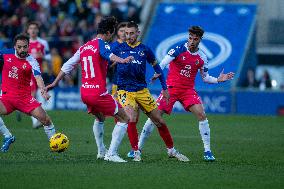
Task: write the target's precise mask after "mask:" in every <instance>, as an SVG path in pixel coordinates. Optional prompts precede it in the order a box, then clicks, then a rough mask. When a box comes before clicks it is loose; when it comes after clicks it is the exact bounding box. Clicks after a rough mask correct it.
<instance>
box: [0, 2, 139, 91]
mask: <svg viewBox="0 0 284 189" xmlns="http://www.w3.org/2000/svg"><path fill="white" fill-rule="evenodd" d="M0 3H1V5H0V25H1V27H0V48H1V49H2V48H11V47H12V46H13V45H12V39H13V38H14V37H15V36H16V35H17V34H18V33H21V32H25V31H26V27H27V24H28V22H30V21H37V22H38V23H39V24H40V34H39V37H41V38H43V39H46V40H47V41H48V43H49V47H50V52H51V56H52V61H51V63H50V64H49V63H47V62H44V63H43V68H42V70H43V78H44V79H45V82H46V83H50V82H51V80H52V79H53V78H54V77H55V76H56V75H57V74H58V72H59V71H60V68H61V66H62V63H64V62H65V61H66V60H68V59H69V58H70V57H71V56H72V55H73V53H75V52H76V50H77V49H78V48H79V47H80V45H82V44H83V43H84V42H86V41H88V40H90V39H91V38H92V37H93V36H94V35H96V31H97V28H96V27H97V23H98V22H99V21H100V20H101V18H102V17H103V16H108V15H112V16H115V17H116V18H117V19H118V21H119V22H121V21H130V20H133V21H136V22H137V23H140V18H139V15H140V12H141V7H142V3H143V1H142V0H23V1H18V0H0ZM77 77H78V73H77V72H75V73H73V74H72V75H71V77H69V79H68V77H67V78H66V79H65V82H63V83H62V86H61V87H64V86H65V85H66V86H73V85H77V82H78V79H77Z"/></svg>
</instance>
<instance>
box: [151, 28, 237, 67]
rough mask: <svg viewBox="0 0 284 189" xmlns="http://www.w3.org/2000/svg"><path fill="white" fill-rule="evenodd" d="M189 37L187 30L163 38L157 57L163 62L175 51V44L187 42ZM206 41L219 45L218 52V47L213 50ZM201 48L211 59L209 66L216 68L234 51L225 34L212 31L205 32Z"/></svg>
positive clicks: (157, 49) (158, 47) (157, 50)
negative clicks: (166, 56)
mask: <svg viewBox="0 0 284 189" xmlns="http://www.w3.org/2000/svg"><path fill="white" fill-rule="evenodd" d="M187 38H188V32H185V33H179V34H176V35H172V36H170V37H168V38H166V39H165V40H163V41H162V42H161V43H160V44H159V45H158V46H157V48H156V57H157V59H158V61H159V62H161V61H162V59H163V58H164V56H165V55H166V54H167V53H168V55H170V56H172V55H173V54H174V53H175V50H174V49H172V48H173V47H174V45H176V44H179V43H181V42H186V39H187ZM205 41H210V43H213V44H215V45H217V46H218V52H216V49H214V50H213V49H210V47H209V46H206V45H205V44H204V43H203V42H205ZM199 48H200V49H201V50H202V51H203V52H204V53H205V54H206V56H207V58H208V60H209V68H214V67H216V66H218V65H220V64H223V63H224V62H225V61H226V60H227V59H228V58H229V57H230V55H231V53H232V45H231V43H230V41H229V40H228V39H226V38H225V37H224V36H222V35H220V34H217V33H212V32H205V33H204V36H203V39H202V42H200V44H199ZM213 52H214V53H213ZM215 52H216V53H215Z"/></svg>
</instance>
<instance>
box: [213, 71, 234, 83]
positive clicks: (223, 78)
mask: <svg viewBox="0 0 284 189" xmlns="http://www.w3.org/2000/svg"><path fill="white" fill-rule="evenodd" d="M234 75H235V73H234V72H229V73H226V74H224V69H223V70H222V72H221V73H220V75H219V77H218V79H217V81H218V82H224V81H228V80H231V79H233V78H234Z"/></svg>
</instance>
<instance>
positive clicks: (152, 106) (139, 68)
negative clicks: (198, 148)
mask: <svg viewBox="0 0 284 189" xmlns="http://www.w3.org/2000/svg"><path fill="white" fill-rule="evenodd" d="M139 34H140V31H139V29H138V25H137V24H136V23H135V22H129V23H128V24H127V26H126V29H125V35H126V42H125V43H122V44H121V45H119V46H118V47H117V48H116V49H114V50H113V53H115V54H117V55H118V56H120V57H127V56H133V57H134V60H132V61H131V63H129V64H120V63H119V64H117V85H118V100H119V102H120V104H122V106H123V107H124V110H125V111H126V113H127V115H128V116H129V117H130V121H129V123H128V128H127V133H128V137H129V141H130V144H131V147H132V152H131V153H130V154H128V156H133V160H134V161H141V151H140V150H139V149H138V133H137V128H136V120H137V117H136V116H137V115H138V114H137V108H136V106H137V105H139V108H141V109H142V110H143V111H144V112H145V114H146V115H147V116H148V117H149V118H150V119H151V120H153V122H154V123H155V124H156V125H157V127H158V130H159V134H160V136H161V137H162V139H163V140H164V142H165V144H166V146H167V148H168V155H169V156H170V157H175V158H177V159H178V160H180V161H189V159H188V158H187V157H186V156H184V155H182V154H181V153H179V152H178V151H177V150H176V149H175V148H174V144H173V140H172V137H171V135H170V132H169V130H168V127H167V125H166V123H165V121H164V120H163V118H162V117H161V115H160V114H159V112H158V109H157V104H156V102H155V100H154V98H153V97H152V95H151V94H150V92H149V90H148V89H147V83H146V80H145V73H146V63H147V62H148V63H150V64H151V65H152V66H153V68H154V70H155V71H156V72H157V73H159V74H161V76H160V77H159V78H160V82H161V84H162V88H163V90H162V93H163V96H164V97H165V100H167V99H168V98H169V95H168V90H167V85H166V81H165V78H164V76H163V72H162V70H161V68H160V66H159V64H157V61H156V58H155V56H154V54H153V52H152V51H151V50H150V48H149V47H147V46H146V45H144V44H142V43H141V42H139V41H138V36H139Z"/></svg>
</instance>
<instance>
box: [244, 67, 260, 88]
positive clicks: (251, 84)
mask: <svg viewBox="0 0 284 189" xmlns="http://www.w3.org/2000/svg"><path fill="white" fill-rule="evenodd" d="M243 87H246V88H257V87H258V82H257V80H256V78H255V72H254V70H253V69H252V68H249V69H248V71H247V78H246V80H245V81H244V83H243Z"/></svg>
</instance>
